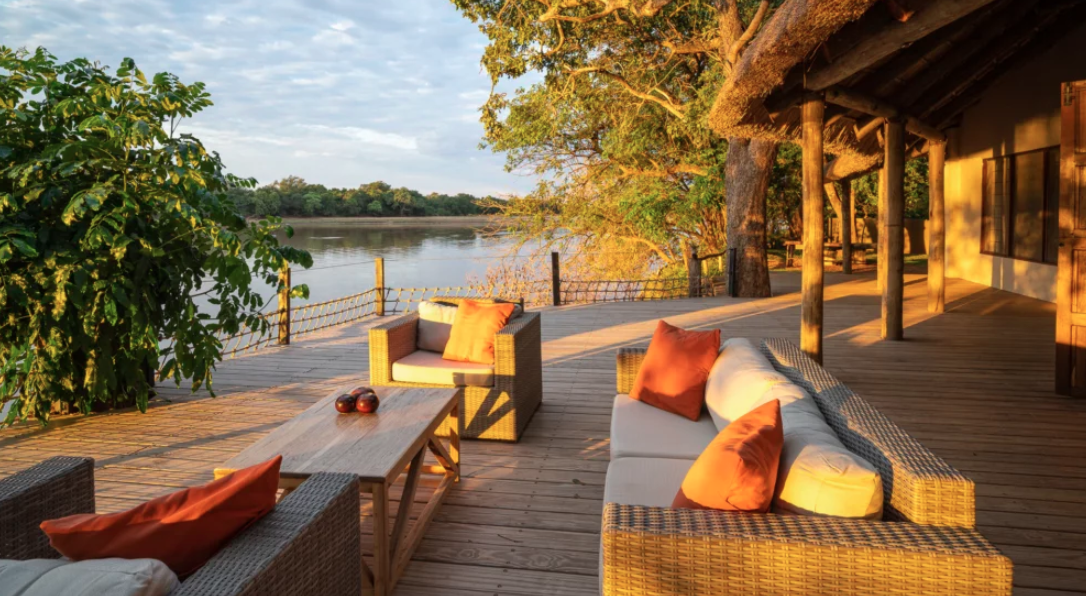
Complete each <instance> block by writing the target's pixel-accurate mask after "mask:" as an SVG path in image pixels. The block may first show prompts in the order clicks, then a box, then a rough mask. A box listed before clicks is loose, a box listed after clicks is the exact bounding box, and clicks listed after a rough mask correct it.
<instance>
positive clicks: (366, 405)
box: [355, 390, 381, 414]
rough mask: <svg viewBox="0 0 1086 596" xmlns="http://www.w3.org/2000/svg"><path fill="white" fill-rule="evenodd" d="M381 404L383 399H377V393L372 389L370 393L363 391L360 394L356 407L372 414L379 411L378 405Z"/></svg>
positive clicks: (364, 412) (360, 410)
mask: <svg viewBox="0 0 1086 596" xmlns="http://www.w3.org/2000/svg"><path fill="white" fill-rule="evenodd" d="M380 405H381V400H379V399H377V394H376V393H374V392H373V391H372V390H370V392H369V393H363V394H362V395H359V396H358V402H356V404H355V409H356V410H358V411H359V412H362V413H363V414H372V413H374V412H376V411H377V407H378V406H380Z"/></svg>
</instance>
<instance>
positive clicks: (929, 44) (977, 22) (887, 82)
mask: <svg viewBox="0 0 1086 596" xmlns="http://www.w3.org/2000/svg"><path fill="white" fill-rule="evenodd" d="M1033 1H1034V2H1035V1H1036V0H1033ZM1011 2H1013V0H998V1H997V3H996V4H993V5H992V6H990V7H988V8H986V9H985V10H984V11H983V12H982V13H974V14H973V15H971V16H969V17H966V18H963V19H958V21H956V22H954V23H953V24H951V25H948V26H946V27H943V28H942V29H940V30H938V31H936V32H935V33H932V34H931V35H929V36H927V37H925V38H924V39H921V40H920V41H918V42H916V43H914V44H913V45H912V46H910V47H909V48H907V49H905V50H903V51H901V52H899V53H898V54H897V55H895V56H894V57H893V58H891V59H890V61H889V62H887V63H886V64H885V65H883V66H882V67H880V68H876V69H873V70H872V72H871V73H869V74H867V75H865V76H864V77H863V78H862V79H861V80H860V82H859V83H860V84H852V85H850V86H851V87H852V88H853V89H861V88H862V89H863V90H864V91H866V92H867V93H868V94H869V95H874V96H875V97H887V96H888V95H889V94H890V93H893V92H894V91H896V90H897V89H901V88H902V87H903V86H904V85H905V84H906V83H907V82H909V81H910V80H911V79H913V78H914V77H917V76H919V75H921V74H922V73H924V72H925V71H928V70H930V69H932V68H937V67H938V66H939V65H940V64H942V63H943V62H945V61H946V60H947V59H948V58H953V57H954V56H955V54H952V53H951V51H952V50H955V49H957V50H958V52H961V51H962V50H963V49H966V48H960V47H958V43H959V42H960V41H962V40H963V39H966V38H968V37H969V36H971V35H973V34H974V33H976V32H977V31H979V30H980V28H981V27H982V26H983V27H988V24H989V23H991V21H992V20H993V18H992V17H994V16H995V15H999V14H1001V12H1002V9H1004V8H1006V7H1007V5H1009V4H1010V3H1011ZM1019 2H1021V0H1019ZM1026 4H1030V2H1029V1H1027V2H1026Z"/></svg>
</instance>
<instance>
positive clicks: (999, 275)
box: [946, 26, 1086, 302]
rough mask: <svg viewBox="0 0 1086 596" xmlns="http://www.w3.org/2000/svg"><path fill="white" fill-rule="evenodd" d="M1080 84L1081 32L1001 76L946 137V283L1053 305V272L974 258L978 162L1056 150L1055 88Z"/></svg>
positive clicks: (1083, 66) (1084, 65)
mask: <svg viewBox="0 0 1086 596" xmlns="http://www.w3.org/2000/svg"><path fill="white" fill-rule="evenodd" d="M1080 79H1086V26H1084V27H1082V28H1080V29H1079V30H1078V31H1076V32H1075V33H1072V34H1071V35H1069V36H1067V38H1065V39H1063V40H1061V41H1060V42H1058V43H1057V44H1055V45H1054V46H1053V47H1052V48H1050V49H1049V50H1048V51H1046V52H1044V53H1043V54H1040V55H1039V56H1037V57H1036V58H1034V59H1032V60H1030V61H1029V62H1028V63H1025V64H1020V65H1018V66H1017V67H1016V68H1014V69H1013V70H1011V71H1009V72H1007V73H1006V74H1005V75H1004V76H1003V77H1001V78H1000V79H999V80H998V81H997V82H996V83H995V84H993V85H992V86H991V87H989V88H988V90H987V91H986V92H985V95H984V98H983V99H982V100H981V101H980V102H979V103H977V104H976V105H974V106H973V107H972V108H970V109H969V110H968V111H966V112H965V114H964V117H963V119H962V125H961V127H960V128H957V129H953V130H952V131H950V132H951V135H950V136H951V140H950V144H949V147H948V156H947V163H946V218H947V221H946V234H947V238H946V251H947V272H946V273H947V276H948V277H959V278H962V279H966V280H969V281H972V282H976V283H980V284H984V285H988V286H991V287H994V288H999V289H1001V290H1007V291H1009V292H1014V293H1017V294H1022V295H1025V296H1030V297H1032V298H1038V299H1041V300H1046V301H1048V302H1055V301H1056V266H1055V265H1048V264H1044V263H1034V262H1029V261H1021V260H1016V259H1010V258H1005V257H993V256H989V255H984V254H981V252H980V223H981V184H982V177H983V168H984V160H985V159H987V158H990V157H995V156H1000V155H1009V154H1012V153H1021V152H1023V151H1030V150H1032V149H1041V148H1043V147H1052V146H1056V145H1059V144H1060V83H1062V82H1064V81H1073V80H1080Z"/></svg>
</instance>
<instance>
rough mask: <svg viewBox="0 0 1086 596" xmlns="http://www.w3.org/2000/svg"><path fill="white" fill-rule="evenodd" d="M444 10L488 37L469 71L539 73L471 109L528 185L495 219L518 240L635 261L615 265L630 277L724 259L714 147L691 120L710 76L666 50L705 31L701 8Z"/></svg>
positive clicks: (703, 109)
mask: <svg viewBox="0 0 1086 596" xmlns="http://www.w3.org/2000/svg"><path fill="white" fill-rule="evenodd" d="M454 4H456V6H457V8H459V9H460V10H461V11H462V12H463V13H464V15H465V16H467V17H468V18H469V19H471V20H472V21H474V22H477V23H478V24H479V28H480V30H481V31H482V32H483V33H485V34H486V35H487V36H488V38H489V40H490V44H489V45H488V47H487V48H486V51H485V53H484V55H483V59H482V62H483V66H484V67H485V68H486V70H487V72H488V73H489V74H490V76H491V79H492V81H493V82H494V83H495V84H497V83H498V82H499V81H500V80H501V79H503V78H508V79H515V78H517V77H520V76H521V75H523V74H525V73H526V72H529V71H537V72H540V73H542V74H543V78H542V80H541V81H540V82H539V83H536V84H534V85H532V86H530V87H527V88H523V89H519V90H518V91H517V92H516V93H514V94H513V95H512V96H509V95H507V94H504V93H498V92H495V93H492V94H491V96H490V98H489V100H488V101H487V103H486V105H485V106H484V107H483V109H482V121H483V124H484V126H485V129H486V145H487V146H488V147H490V148H491V149H492V150H494V151H497V152H503V153H505V155H506V157H507V169H508V170H510V171H526V172H530V173H533V174H535V175H537V176H539V178H540V180H541V181H540V183H539V185H538V187H537V188H536V189H535V191H533V192H532V193H530V194H528V195H527V196H525V197H521V198H520V200H518V201H515V202H510V203H509V204H508V205H506V206H505V209H504V211H505V212H506V213H507V214H508V215H514V216H518V218H517V219H516V221H517V222H518V223H517V228H516V232H517V233H518V234H519V235H520V237H521V238H522V239H524V240H525V241H526V242H529V241H532V242H534V241H538V240H541V239H542V240H545V241H546V242H544V243H543V245H544V246H547V245H549V244H550V243H552V242H554V241H557V240H558V239H561V241H564V242H567V243H572V244H574V245H576V246H579V247H583V248H590V249H592V250H588V251H585V253H586V254H599V253H600V252H604V251H607V250H610V251H612V252H633V253H640V254H641V255H642V257H643V258H632V259H631V258H627V259H626V263H627V264H629V265H631V266H636V267H638V268H646V267H650V268H651V267H652V266H653V263H656V264H668V263H672V262H675V261H679V262H681V261H682V259H683V255H684V253H685V252H686V251H688V250H689V249H690V248H691V247H696V248H698V249H699V250H701V252H702V254H705V253H706V252H716V251H718V250H722V249H723V248H724V245H725V237H724V236H725V218H724V215H725V214H724V186H723V162H724V156H725V154H726V150H727V144H726V142H725V141H724V140H723V139H720V138H718V137H716V136H715V135H714V134H712V133H711V131H709V130H708V127H707V123H706V118H705V114H706V113H707V111H708V109H709V107H710V106H711V104H712V101H713V98H714V96H715V90H716V89H717V88H718V87H719V84H720V82H721V80H722V79H721V76H722V72H723V71H722V69H721V67H720V64H719V62H718V61H716V60H714V59H712V57H710V56H708V55H707V53H706V52H700V53H697V52H694V53H685V52H680V51H676V47H675V46H674V45H669V44H672V43H673V42H676V41H681V40H683V39H692V38H701V37H703V36H705V35H707V34H709V33H710V32H711V31H712V30H713V29H714V28H715V27H716V25H717V12H716V10H715V9H714V8H713V7H712V6H711V5H710V4H709V3H707V2H697V1H696V2H693V3H684V4H680V3H664V4H668V5H667V6H665V7H663V8H662V10H659V11H655V12H654V11H651V10H650V11H648V12H645V13H640V12H638V9H637V7H635V6H633V5H632V4H631V5H630V6H628V7H627V10H618V11H605V14H603V13H597V12H596V11H597V10H599V4H602V3H593V2H576V3H558V2H538V1H528V0H512V1H509V2H506V1H497V0H454ZM650 13H651V14H650ZM607 266H608V267H610V263H608V264H607Z"/></svg>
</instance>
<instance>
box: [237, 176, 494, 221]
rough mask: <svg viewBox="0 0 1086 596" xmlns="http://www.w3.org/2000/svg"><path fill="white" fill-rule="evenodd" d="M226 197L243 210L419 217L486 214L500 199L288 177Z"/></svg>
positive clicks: (250, 212) (246, 212)
mask: <svg viewBox="0 0 1086 596" xmlns="http://www.w3.org/2000/svg"><path fill="white" fill-rule="evenodd" d="M229 197H230V200H231V201H233V203H234V204H235V205H237V208H238V209H239V210H240V211H241V213H242V214H244V215H249V216H261V217H262V216H265V215H279V216H305V217H357V216H368V217H419V216H458V215H490V214H494V213H497V212H498V211H499V210H500V207H501V205H502V204H503V203H504V201H502V200H501V199H497V198H494V197H485V198H479V197H475V196H472V195H469V194H465V193H460V194H456V195H446V194H439V193H431V194H429V195H423V194H421V193H419V192H418V191H415V190H411V189H408V188H395V189H394V188H392V187H391V186H389V185H388V184H386V183H384V182H371V183H369V184H364V185H362V186H360V187H358V188H351V189H345V188H325V187H324V186H321V185H320V184H309V183H308V182H306V181H305V180H302V179H301V178H299V177H297V176H288V177H286V178H283V179H282V180H279V181H276V182H273V183H271V184H269V185H268V186H264V187H261V188H258V189H255V190H253V189H251V188H234V189H231V190H230V193H229Z"/></svg>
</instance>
